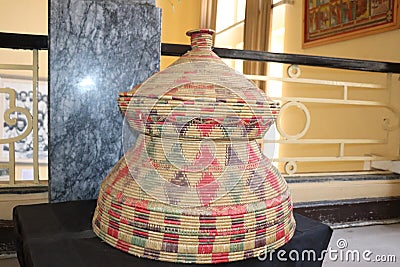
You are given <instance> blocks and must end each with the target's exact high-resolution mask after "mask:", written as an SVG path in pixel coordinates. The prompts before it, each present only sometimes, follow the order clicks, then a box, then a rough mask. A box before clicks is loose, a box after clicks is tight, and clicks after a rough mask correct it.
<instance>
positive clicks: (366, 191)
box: [280, 1, 400, 202]
mask: <svg viewBox="0 0 400 267" xmlns="http://www.w3.org/2000/svg"><path fill="white" fill-rule="evenodd" d="M303 5H304V1H294V5H286V6H285V7H284V8H285V16H284V35H283V36H284V47H283V50H282V51H283V52H285V53H294V54H306V55H318V56H328V57H343V58H353V59H364V60H377V61H392V62H399V63H400V49H399V44H400V29H399V30H392V31H388V32H383V33H379V34H374V35H366V36H363V37H359V38H354V39H351V40H346V41H340V42H335V43H330V44H326V45H320V46H316V47H311V48H306V49H303V48H302V34H303V29H302V27H303V23H302V15H303V14H302V13H303ZM285 67H287V66H285ZM301 69H302V75H301V77H303V78H317V79H328V80H342V81H353V82H370V83H378V84H385V83H386V75H385V74H376V73H366V72H359V71H340V70H334V69H328V68H315V67H304V66H303V67H301ZM284 70H286V68H284ZM283 75H284V76H286V73H285V71H284V73H283ZM391 81H392V83H393V90H391V96H390V98H389V94H388V92H387V91H379V90H373V89H355V90H354V89H350V90H349V99H363V100H374V101H382V102H387V101H389V102H390V103H391V105H392V106H393V107H395V108H397V109H398V110H400V101H399V100H400V90H399V89H400V82H399V75H398V74H396V75H394V76H393V78H392V79H391ZM310 88H312V89H310ZM282 93H283V95H284V96H303V97H316V98H339V99H340V98H342V97H343V89H341V88H338V89H333V90H332V89H330V88H328V87H327V86H319V87H318V88H316V87H314V86H309V85H289V84H283V88H282ZM388 98H389V99H388ZM305 105H306V106H307V107H308V108H309V110H310V113H311V118H312V119H311V127H310V130H309V131H308V133H307V134H306V135H305V136H304V137H303V138H322V137H324V138H333V139H336V138H368V139H385V138H386V132H385V131H384V130H383V128H382V127H380V125H381V123H382V120H383V118H384V117H389V118H391V119H392V120H394V119H396V118H395V117H394V116H393V115H392V114H391V113H390V112H388V111H387V110H385V109H383V108H363V109H360V108H359V107H355V106H343V105H328V106H326V105H321V104H309V103H305ZM303 124H304V116H303V115H302V113H301V112H294V113H292V114H291V115H289V113H288V114H287V116H286V118H285V119H284V120H283V127H284V128H285V129H287V131H288V132H291V133H296V132H298V131H299V130H301V129H302V126H303ZM377 126H378V127H377ZM399 136H400V132H399V129H398V128H397V129H396V130H394V131H391V132H390V133H389V136H388V140H389V141H388V144H384V145H349V146H346V149H345V153H346V154H345V155H364V154H367V153H371V152H372V153H374V154H378V155H379V154H381V155H391V156H396V155H398V153H399V141H400V138H399ZM338 153H339V146H338V145H311V146H310V145H281V147H280V156H298V155H301V156H321V155H322V156H330V155H334V154H338ZM281 167H282V165H281ZM298 167H299V170H300V172H310V171H311V172H312V171H314V172H315V171H327V170H336V171H345V170H346V171H351V170H360V169H362V168H363V162H322V163H299V164H298ZM300 179H301V178H300ZM399 185H400V183H399V180H394V181H353V182H352V181H343V182H325V183H306V184H303V183H298V184H291V185H290V187H291V189H292V192H293V198H294V200H295V202H304V201H320V200H337V199H349V198H365V197H388V196H399V195H400V191H399V189H400V187H399Z"/></svg>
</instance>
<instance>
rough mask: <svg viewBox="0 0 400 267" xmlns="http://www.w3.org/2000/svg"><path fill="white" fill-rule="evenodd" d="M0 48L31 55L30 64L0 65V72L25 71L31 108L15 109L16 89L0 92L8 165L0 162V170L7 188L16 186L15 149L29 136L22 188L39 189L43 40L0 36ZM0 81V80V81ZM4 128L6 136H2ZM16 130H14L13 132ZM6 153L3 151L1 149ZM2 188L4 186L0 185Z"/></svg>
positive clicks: (3, 137) (0, 141) (0, 143)
mask: <svg viewBox="0 0 400 267" xmlns="http://www.w3.org/2000/svg"><path fill="white" fill-rule="evenodd" d="M0 48H6V49H24V50H30V51H32V64H0V70H3V71H13V74H15V72H20V71H25V72H26V71H29V72H30V73H31V79H32V107H31V110H29V109H27V108H26V107H23V106H20V105H17V95H18V93H17V90H16V88H10V87H4V88H0V96H1V97H4V96H5V99H7V101H4V102H5V103H4V108H3V109H2V111H3V112H4V114H1V115H2V116H3V118H4V124H3V125H2V128H3V129H2V131H1V132H2V133H3V135H2V136H0V145H1V146H2V148H3V149H1V150H2V152H3V155H4V154H8V157H7V158H8V161H6V162H4V160H3V161H0V170H7V173H8V177H9V178H8V182H7V183H6V185H7V186H16V185H17V183H16V171H15V170H16V145H19V144H20V143H21V142H22V140H24V139H25V138H27V137H28V136H30V135H31V136H32V142H31V146H32V166H33V167H32V168H33V171H32V172H33V180H32V181H25V182H24V185H25V184H26V183H28V184H29V185H39V183H40V180H39V142H38V136H39V134H38V131H39V125H38V80H39V50H44V49H47V36H42V35H28V34H13V33H0ZM0 78H1V77H0ZM19 120H20V121H23V122H24V124H26V125H23V127H21V129H20V128H19V125H18V123H19V122H18V121H19ZM4 125H7V126H8V127H10V128H9V132H8V133H7V134H5V127H3V126H4ZM17 127H18V128H17ZM5 147H6V148H7V149H4V148H5ZM0 185H4V183H2V184H1V183H0Z"/></svg>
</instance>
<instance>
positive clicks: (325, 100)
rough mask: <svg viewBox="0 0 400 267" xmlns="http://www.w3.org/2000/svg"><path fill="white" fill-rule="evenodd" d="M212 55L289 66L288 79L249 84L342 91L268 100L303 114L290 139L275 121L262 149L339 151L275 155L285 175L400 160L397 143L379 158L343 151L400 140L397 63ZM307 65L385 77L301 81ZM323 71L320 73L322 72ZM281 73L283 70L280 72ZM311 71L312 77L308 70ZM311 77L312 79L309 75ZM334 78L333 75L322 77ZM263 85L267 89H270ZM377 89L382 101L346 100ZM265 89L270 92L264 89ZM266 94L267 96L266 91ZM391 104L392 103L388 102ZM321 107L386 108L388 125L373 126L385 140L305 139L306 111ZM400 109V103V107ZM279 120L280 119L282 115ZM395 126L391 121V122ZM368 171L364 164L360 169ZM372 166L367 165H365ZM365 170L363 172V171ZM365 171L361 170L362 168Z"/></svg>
mask: <svg viewBox="0 0 400 267" xmlns="http://www.w3.org/2000/svg"><path fill="white" fill-rule="evenodd" d="M161 49H162V55H166V56H180V55H182V54H184V53H185V52H186V51H187V50H189V49H190V47H189V46H187V45H175V44H163V45H162V48H161ZM213 51H214V52H215V53H216V54H218V55H219V56H220V57H221V58H226V59H239V60H248V61H261V62H275V63H281V64H282V66H281V67H282V69H283V64H287V70H286V75H282V76H279V77H274V76H261V75H246V77H247V78H248V79H250V80H254V81H265V82H267V83H271V82H278V83H281V84H284V86H283V87H284V88H286V89H288V88H289V89H290V88H291V87H293V86H294V87H295V86H298V85H302V86H307V88H308V89H310V90H312V88H319V89H320V88H321V87H323V88H325V89H326V88H329V89H327V90H330V89H333V90H338V89H339V90H341V91H342V93H341V97H314V96H313V97H309V96H307V97H305V96H301V95H300V96H298V95H297V96H287V95H285V94H283V95H280V96H275V97H271V98H272V99H273V100H276V101H279V102H280V103H281V113H280V114H281V115H282V114H284V113H286V112H287V110H288V109H290V108H291V107H295V108H298V109H300V110H301V111H302V112H303V113H304V117H305V120H304V127H303V129H302V130H301V131H299V132H298V133H296V134H289V133H287V132H286V131H285V129H284V128H283V127H282V126H281V120H280V117H278V119H277V121H276V128H277V131H276V132H277V138H273V139H264V140H261V141H260V142H261V143H263V144H285V145H303V146H307V145H309V146H312V145H334V146H337V152H335V153H333V154H332V155H328V156H327V155H314V156H302V155H294V156H279V157H276V158H274V159H273V161H276V162H282V163H283V170H284V171H285V172H286V173H287V174H295V173H296V171H297V170H298V168H297V163H300V162H301V163H304V162H307V163H310V162H311V163H312V162H315V163H318V162H339V161H340V162H362V163H364V162H370V161H381V160H398V159H399V147H398V142H397V143H396V142H394V143H396V145H397V149H396V152H395V153H392V154H389V153H385V154H383V155H377V154H375V153H373V150H371V151H370V152H368V153H363V154H360V155H355V154H354V153H353V154H352V155H348V154H347V153H346V150H348V149H347V148H348V147H351V146H353V145H371V146H372V145H386V146H389V145H390V144H392V143H393V142H392V141H393V140H391V139H394V138H397V139H399V140H400V135H396V136H393V135H390V134H389V133H390V132H392V131H393V130H394V129H396V130H397V129H398V128H399V124H398V122H399V119H400V114H399V112H398V109H397V108H396V107H395V106H393V103H391V102H390V101H391V99H390V98H391V94H392V92H393V91H394V90H399V89H400V88H396V87H394V85H393V79H394V77H393V74H398V73H400V63H395V62H379V61H371V60H355V59H346V58H333V57H320V56H308V55H298V54H283V53H268V52H261V51H244V50H236V49H225V48H214V49H213ZM300 66H304V67H305V66H307V67H306V68H310V67H312V68H315V67H318V69H319V71H320V70H321V69H323V70H324V71H325V72H326V70H330V69H335V70H334V71H344V72H346V71H347V72H354V71H355V72H357V73H360V72H361V73H362V74H363V75H365V76H371V75H381V74H382V75H385V76H386V77H385V79H384V81H383V82H379V83H375V82H366V81H349V80H340V77H341V75H337V76H335V79H321V78H318V77H317V78H315V77H311V78H310V77H307V78H302V77H301V72H302V71H301V70H302V69H301V67H300ZM321 67H322V68H321ZM283 72H284V71H283ZM309 72H312V70H311V71H309ZM311 76H313V75H311ZM325 76H330V77H331V76H332V75H325ZM269 87H270V86H267V87H266V88H269ZM365 89H367V90H376V91H380V92H383V94H385V97H384V100H376V99H368V100H365V99H357V98H355V97H350V96H349V95H350V94H351V93H352V92H354V91H357V90H365ZM266 90H268V89H266ZM267 93H268V92H267ZM392 102H393V100H392ZM315 104H318V105H324V106H325V107H327V108H330V107H331V106H332V107H333V106H335V108H337V107H343V106H347V107H349V106H351V107H355V108H356V109H361V110H362V109H365V108H375V109H385V110H387V111H389V113H391V115H392V121H390V119H388V118H385V119H384V120H383V122H382V124H381V125H380V124H377V125H374V127H376V128H379V130H380V131H381V132H384V134H383V135H384V137H383V138H377V139H372V138H365V137H359V138H339V137H337V138H329V137H325V136H322V137H319V138H304V137H305V136H306V134H307V133H308V131H309V128H310V125H311V121H312V113H311V112H310V110H309V107H308V105H315ZM399 104H400V103H399ZM281 115H280V116H281ZM393 121H395V122H393ZM364 165H365V166H367V165H368V164H364ZM369 166H371V164H369ZM363 168H364V167H363ZM364 169H365V168H364Z"/></svg>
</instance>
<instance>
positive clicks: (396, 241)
mask: <svg viewBox="0 0 400 267" xmlns="http://www.w3.org/2000/svg"><path fill="white" fill-rule="evenodd" d="M329 247H330V248H331V249H332V251H333V250H337V253H332V254H331V257H329V255H328V253H327V254H326V257H325V262H324V264H323V266H324V267H337V266H346V267H358V266H359V267H364V266H388V267H391V266H393V267H395V266H400V224H390V225H375V226H365V227H353V228H346V229H340V230H335V231H333V236H332V238H331V242H330V244H329ZM340 248H342V249H340ZM363 254H364V256H363ZM357 255H360V257H359V259H360V260H359V261H357ZM379 257H380V258H381V259H384V258H385V257H386V260H387V261H389V260H390V259H389V260H388V258H395V260H396V262H377V260H375V259H378V258H379ZM353 259H355V260H353ZM368 260H370V261H368Z"/></svg>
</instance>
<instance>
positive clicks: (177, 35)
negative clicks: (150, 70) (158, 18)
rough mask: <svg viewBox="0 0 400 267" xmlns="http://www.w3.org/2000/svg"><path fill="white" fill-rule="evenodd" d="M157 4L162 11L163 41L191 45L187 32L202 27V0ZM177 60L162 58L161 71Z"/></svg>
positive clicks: (158, 0) (167, 1)
mask: <svg viewBox="0 0 400 267" xmlns="http://www.w3.org/2000/svg"><path fill="white" fill-rule="evenodd" d="M156 3H157V6H158V7H160V8H161V9H162V31H161V41H162V42H163V43H175V44H190V40H189V37H187V36H186V32H187V31H188V30H192V29H198V28H199V27H200V11H201V9H200V8H201V0H180V1H178V0H170V1H169V0H157V1H156ZM172 4H173V6H172ZM175 60H176V58H175V57H162V58H161V69H164V68H166V67H168V66H169V65H170V64H171V63H172V62H174V61H175Z"/></svg>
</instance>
